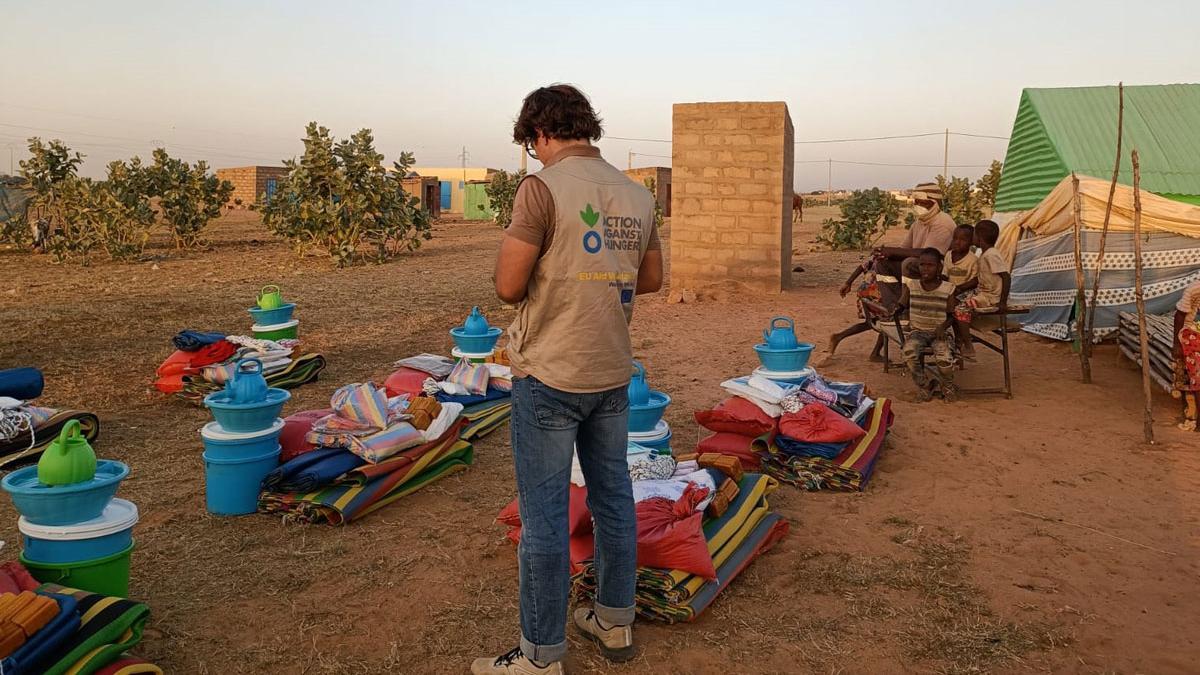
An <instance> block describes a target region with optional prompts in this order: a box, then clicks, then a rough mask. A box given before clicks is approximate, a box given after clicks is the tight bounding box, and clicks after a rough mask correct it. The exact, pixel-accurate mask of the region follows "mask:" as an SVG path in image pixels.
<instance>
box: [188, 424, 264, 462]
mask: <svg viewBox="0 0 1200 675" xmlns="http://www.w3.org/2000/svg"><path fill="white" fill-rule="evenodd" d="M281 433H283V420H281V419H279V418H275V423H274V424H272V425H271V426H270V427H268V428H266V429H264V430H262V431H251V432H237V431H226V430H225V429H224V428H223V427H222V426H221V425H220V423H218V422H209V423H208V424H205V425H204V427H203V428H202V429H200V438H201V439H203V440H204V456H205V457H208V458H210V459H243V458H246V457H258V456H260V455H264V454H266V453H268V452H270V451H271V450H278V449H279V434H281Z"/></svg>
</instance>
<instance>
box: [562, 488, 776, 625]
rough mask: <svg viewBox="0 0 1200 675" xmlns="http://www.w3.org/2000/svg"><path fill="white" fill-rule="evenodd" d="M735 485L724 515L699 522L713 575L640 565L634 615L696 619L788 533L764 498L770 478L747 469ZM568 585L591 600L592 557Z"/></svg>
mask: <svg viewBox="0 0 1200 675" xmlns="http://www.w3.org/2000/svg"><path fill="white" fill-rule="evenodd" d="M739 487H740V492H739V493H738V498H737V499H736V500H735V501H734V503H733V504H732V505H731V506H730V508H729V509H728V510H727V511H726V512H725V515H723V516H722V517H720V518H709V519H708V520H706V521H705V523H704V536H705V538H706V539H707V540H708V548H709V551H710V552H712V556H713V565H714V567H716V568H717V579H716V580H715V581H709V580H706V579H704V578H703V577H699V576H696V575H694V574H689V573H688V572H684V571H682V570H663V569H654V568H649V567H639V568H638V572H637V591H636V596H635V598H636V605H637V612H638V614H640V615H641V616H643V617H646V618H649V619H655V620H659V621H666V622H668V623H677V622H681V621H693V620H695V618H696V617H698V616H700V615H701V614H702V613H703V612H704V611H705V610H706V609H708V607H709V605H711V604H712V602H713V600H714V599H715V598H716V597H717V595H718V594H720V592H721V591H723V590H724V589H725V588H726V587H727V586H728V585H729V583H730V582H731V581H733V579H734V578H735V577H736V576H737V575H738V574H740V573H741V572H742V570H744V569H745V568H746V566H747V565H749V564H750V562H751V561H752V560H754V558H756V557H758V556H759V555H761V554H762V553H765V552H766V551H768V550H770V548H771V547H773V546H774V545H775V544H776V543H778V542H779V540H780V539H782V538H783V537H784V536H785V535H786V534H787V531H788V527H789V526H788V523H787V521H786V520H784V519H783V518H782V517H781V516H779V514H776V513H773V512H771V510H770V506H769V505H768V503H767V499H766V497H767V495H768V494H769V493H771V492H773V491H774V490H775V489H776V488H777V487H778V483H777V482H776V481H775V480H774V479H772V478H770V477H769V476H764V475H762V474H754V473H747V474H745V475H744V476H743V477H742V482H741V483H740V485H739ZM573 585H574V592H575V594H576V596H577V597H580V598H584V599H594V597H595V592H596V575H595V566H594V564H593V562H592V561H588V562H586V563H584V565H583V571H581V572H580V573H579V574H577V575H576V576H575V577H574V584H573Z"/></svg>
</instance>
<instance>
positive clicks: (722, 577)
mask: <svg viewBox="0 0 1200 675" xmlns="http://www.w3.org/2000/svg"><path fill="white" fill-rule="evenodd" d="M628 465H629V473H630V478H631V479H632V482H633V494H634V501H635V502H636V508H637V563H638V582H637V611H638V613H639V614H640V615H642V616H643V617H646V618H650V619H656V620H660V621H666V622H669V623H675V622H679V621H692V620H694V619H695V618H696V617H697V616H699V615H700V614H702V613H703V612H704V610H705V609H707V608H708V607H709V605H711V604H712V602H713V600H714V599H715V598H716V597H717V595H718V594H719V593H720V592H721V591H722V590H724V589H725V588H726V587H727V586H728V584H729V582H730V581H732V580H733V578H734V577H736V576H737V575H738V574H739V573H740V572H741V571H742V570H743V569H745V567H746V566H747V565H748V564H749V563H750V562H751V561H752V560H753V559H754V558H756V557H758V556H759V555H761V554H762V553H764V552H766V551H767V550H769V549H770V548H771V547H772V546H774V545H775V544H776V543H777V542H778V541H779V540H780V539H782V538H783V537H784V535H786V534H787V531H788V523H787V521H785V520H783V518H782V517H780V516H779V515H778V514H775V513H772V512H771V511H770V509H769V507H768V505H767V502H766V495H767V494H769V493H770V492H772V491H773V490H775V488H776V487H777V486H778V482H777V481H775V480H774V479H772V478H770V477H768V476H764V475H761V474H754V473H746V472H744V471H743V470H742V466H741V463H740V462H739V461H738V460H736V459H735V458H732V457H728V456H723V455H717V454H706V455H694V454H693V455H684V456H680V457H678V458H676V457H672V456H670V455H663V454H657V453H656V452H655V451H653V450H650V449H647V448H645V447H642V446H640V445H637V444H635V443H630V444H629V450H628ZM568 518H569V524H568V527H569V530H570V557H571V567H572V572H573V574H574V576H573V589H574V593H575V594H576V596H577V597H580V598H588V599H592V598H593V597H594V595H595V592H596V577H595V566H594V562H593V558H594V555H595V542H594V538H593V524H592V518H591V514H590V512H589V511H588V507H587V485H586V482H585V480H584V477H583V472H582V471H581V470H580V467H579V463H578V458H576V459H575V462H574V465H573V467H572V472H571V486H570V501H569V509H568ZM496 520H497V522H499V523H501V524H503V525H506V526H507V527H508V538H509V539H510V540H511V541H512V542H513V543H519V542H520V538H521V516H520V512H519V509H518V507H517V501H516V500H513V502H512V503H510V504H509V505H508V506H506V507H504V509H502V510H501V511H500V514H499V515H498V516H497V519H496Z"/></svg>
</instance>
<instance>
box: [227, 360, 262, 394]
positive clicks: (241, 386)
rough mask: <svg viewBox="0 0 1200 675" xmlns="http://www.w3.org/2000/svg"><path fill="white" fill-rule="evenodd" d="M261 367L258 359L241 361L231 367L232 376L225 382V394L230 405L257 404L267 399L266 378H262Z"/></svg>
mask: <svg viewBox="0 0 1200 675" xmlns="http://www.w3.org/2000/svg"><path fill="white" fill-rule="evenodd" d="M262 369H263V365H262V361H260V360H259V359H242V360H240V361H238V362H237V365H236V366H234V367H233V374H232V375H230V376H229V379H228V380H226V381H225V392H226V393H228V394H229V402H230V403H258V402H260V401H264V400H266V398H267V378H265V377H263V373H262Z"/></svg>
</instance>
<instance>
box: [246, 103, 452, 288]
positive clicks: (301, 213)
mask: <svg viewBox="0 0 1200 675" xmlns="http://www.w3.org/2000/svg"><path fill="white" fill-rule="evenodd" d="M412 164H413V156H412V154H411V153H407V152H405V153H402V154H401V155H400V159H399V161H397V162H394V163H393V169H394V171H388V170H387V169H385V168H384V166H383V155H382V154H380V153H379V152H377V151H376V150H375V147H374V138H373V137H372V136H371V131H370V130H369V129H361V130H359V131H358V132H357V133H355V134H354V135H353V136H351V137H350V138H349V139H348V140H343V141H339V142H336V143H335V142H334V140H333V137H332V136H331V135H330V133H329V129H327V128H325V127H322V126H318V125H317V123H316V122H310V123H309V124H308V127H307V128H306V130H305V138H304V154H303V155H302V156H301V157H300V159H299V160H287V161H285V162H284V166H285V167H286V168H287V170H288V175H287V177H286V178H284V179H283V180H282V181H281V182H280V184H279V185H278V187H277V189H276V191H275V194H274V195H272V196H271V199H270V201H268V202H267V203H266V206H265V207H264V208H263V223H265V224H266V226H267V227H268V228H269V229H270V230H271V231H272V232H274V233H275V234H276V235H278V236H280V237H283V238H285V239H287V240H288V241H289V242H291V243H292V245H293V246H294V247H295V248H296V249H297V251H298V252H303V251H304V250H305V249H307V248H310V247H313V248H320V249H323V250H325V251H326V252H327V253H328V254H329V256H330V257H331V258H333V260H334V262H335V263H336V264H337V265H338V266H339V267H344V266H346V265H349V264H351V263H353V262H354V261H355V260H357V259H360V258H361V259H368V260H374V261H376V262H382V261H384V260H387V259H389V258H392V257H394V256H396V255H399V254H400V253H401V252H403V251H408V250H412V249H415V248H418V247H420V245H421V241H422V240H423V239H429V238H431V236H432V235H431V232H430V231H431V223H430V220H429V215H428V214H427V213H426V212H425V211H423V210H422V209H421V208H420V200H418V199H417V198H415V197H412V196H410V195H409V194H408V193H407V192H405V190H404V184H403V180H404V176H405V175H407V173H408V168H409V167H411V166H412ZM264 201H266V200H265V199H264ZM364 249H365V250H364Z"/></svg>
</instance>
